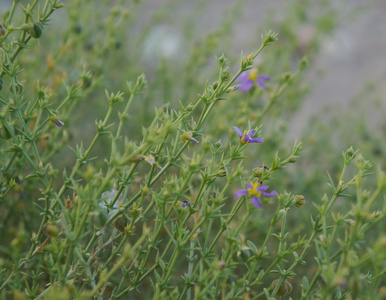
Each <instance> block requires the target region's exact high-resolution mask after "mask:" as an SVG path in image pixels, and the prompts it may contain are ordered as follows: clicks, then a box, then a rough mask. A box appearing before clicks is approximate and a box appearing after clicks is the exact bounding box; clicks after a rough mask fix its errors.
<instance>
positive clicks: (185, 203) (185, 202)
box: [181, 200, 190, 207]
mask: <svg viewBox="0 0 386 300" xmlns="http://www.w3.org/2000/svg"><path fill="white" fill-rule="evenodd" d="M181 206H182V207H188V206H190V203H189V202H188V201H186V200H184V201H182V203H181Z"/></svg>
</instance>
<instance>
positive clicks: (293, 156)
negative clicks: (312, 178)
mask: <svg viewBox="0 0 386 300" xmlns="http://www.w3.org/2000/svg"><path fill="white" fill-rule="evenodd" d="M298 158H299V156H296V155H291V156H290V157H289V159H288V162H289V163H291V164H293V163H295V162H296V161H297V160H298Z"/></svg>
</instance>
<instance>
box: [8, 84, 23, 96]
mask: <svg viewBox="0 0 386 300" xmlns="http://www.w3.org/2000/svg"><path fill="white" fill-rule="evenodd" d="M9 90H10V92H11V93H13V84H11V85H10V86H9ZM15 90H16V94H21V93H23V91H24V85H22V84H21V83H20V82H18V83H16V84H15Z"/></svg>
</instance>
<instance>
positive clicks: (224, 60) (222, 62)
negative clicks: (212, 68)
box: [217, 54, 227, 67]
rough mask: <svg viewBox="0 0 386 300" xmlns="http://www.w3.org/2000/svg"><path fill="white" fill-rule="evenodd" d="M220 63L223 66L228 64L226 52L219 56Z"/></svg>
mask: <svg viewBox="0 0 386 300" xmlns="http://www.w3.org/2000/svg"><path fill="white" fill-rule="evenodd" d="M217 61H218V64H219V65H220V67H221V66H223V65H224V64H226V62H227V59H226V57H225V56H224V54H222V55H221V56H220V57H219V58H218V60H217Z"/></svg>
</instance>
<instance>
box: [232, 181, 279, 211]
mask: <svg viewBox="0 0 386 300" xmlns="http://www.w3.org/2000/svg"><path fill="white" fill-rule="evenodd" d="M245 186H246V187H247V189H246V190H245V189H241V190H238V191H237V192H236V193H235V200H237V199H239V198H240V197H242V196H245V195H250V196H252V204H253V205H254V206H256V207H261V203H260V200H259V197H260V196H261V195H263V196H266V197H274V196H276V195H277V193H276V191H272V192H271V193H266V190H268V188H269V186H268V185H261V181H254V182H252V184H250V183H247V184H245Z"/></svg>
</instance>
